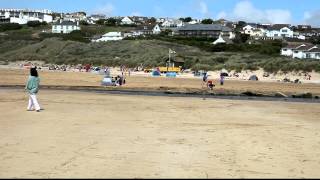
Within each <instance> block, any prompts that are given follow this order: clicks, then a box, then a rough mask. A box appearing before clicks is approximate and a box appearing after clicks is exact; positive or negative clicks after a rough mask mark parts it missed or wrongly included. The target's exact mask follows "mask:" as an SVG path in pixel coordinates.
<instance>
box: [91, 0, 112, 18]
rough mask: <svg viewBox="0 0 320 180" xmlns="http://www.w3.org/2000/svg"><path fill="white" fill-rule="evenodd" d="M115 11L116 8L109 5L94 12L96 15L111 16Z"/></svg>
mask: <svg viewBox="0 0 320 180" xmlns="http://www.w3.org/2000/svg"><path fill="white" fill-rule="evenodd" d="M114 10H115V7H114V6H113V5H112V4H111V3H107V4H104V5H102V6H99V7H97V8H96V9H95V10H94V13H97V14H105V15H107V16H111V15H112V13H113V12H114Z"/></svg>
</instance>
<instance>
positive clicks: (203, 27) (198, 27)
mask: <svg viewBox="0 0 320 180" xmlns="http://www.w3.org/2000/svg"><path fill="white" fill-rule="evenodd" d="M180 30H182V31H227V32H229V31H232V30H231V29H230V28H229V27H226V26H222V25H221V24H188V25H185V26H182V27H181V28H179V31H180Z"/></svg>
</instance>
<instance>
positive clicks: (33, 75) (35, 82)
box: [25, 67, 40, 112]
mask: <svg viewBox="0 0 320 180" xmlns="http://www.w3.org/2000/svg"><path fill="white" fill-rule="evenodd" d="M39 83H40V78H39V77H38V71H37V69H36V68H35V67H34V68H31V69H30V76H29V78H28V82H27V84H26V87H25V89H26V90H27V91H28V93H29V103H28V107H27V111H32V110H33V109H35V110H36V111H37V112H40V105H39V103H38V100H37V96H36V94H37V93H38V91H39Z"/></svg>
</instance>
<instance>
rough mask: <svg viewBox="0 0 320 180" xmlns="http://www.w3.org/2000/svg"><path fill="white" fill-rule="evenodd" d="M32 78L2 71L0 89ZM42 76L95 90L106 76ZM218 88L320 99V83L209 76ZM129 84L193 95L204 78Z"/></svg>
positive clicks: (145, 77)
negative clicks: (190, 92) (191, 93)
mask: <svg viewBox="0 0 320 180" xmlns="http://www.w3.org/2000/svg"><path fill="white" fill-rule="evenodd" d="M112 73H113V75H119V74H120V73H119V72H117V71H113V72H112ZM28 74H29V70H28V69H12V68H2V69H0V76H1V79H0V85H25V83H26V80H27V77H28ZM39 75H40V78H41V85H42V86H92V87H101V80H102V79H103V75H99V74H96V73H92V72H63V71H47V70H40V71H39ZM209 79H212V80H213V82H214V84H215V85H216V87H215V88H214V92H234V93H242V92H245V91H252V92H257V93H264V94H274V93H276V92H282V93H285V94H287V95H291V94H299V93H306V92H310V93H312V94H313V95H320V84H319V83H301V84H295V83H284V82H275V81H248V80H235V79H232V78H231V79H230V78H226V82H225V85H224V86H220V85H219V79H217V78H214V76H211V77H210V76H209ZM126 82H127V83H126V84H125V85H124V86H122V87H117V89H140V90H159V89H169V90H170V89H171V90H177V91H182V92H186V91H192V90H202V89H203V84H202V78H201V77H192V78H191V77H190V75H189V77H178V78H166V77H163V76H161V77H151V75H150V73H149V74H142V73H141V72H138V73H136V74H133V75H131V76H128V75H127V76H126Z"/></svg>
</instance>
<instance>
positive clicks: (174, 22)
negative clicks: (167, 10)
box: [161, 18, 184, 27]
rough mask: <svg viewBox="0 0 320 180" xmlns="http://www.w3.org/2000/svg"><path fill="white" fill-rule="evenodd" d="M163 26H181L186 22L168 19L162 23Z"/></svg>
mask: <svg viewBox="0 0 320 180" xmlns="http://www.w3.org/2000/svg"><path fill="white" fill-rule="evenodd" d="M161 26H162V27H181V26H184V22H183V21H181V20H177V19H169V18H168V19H166V20H165V21H164V22H163V23H162V24H161Z"/></svg>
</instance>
